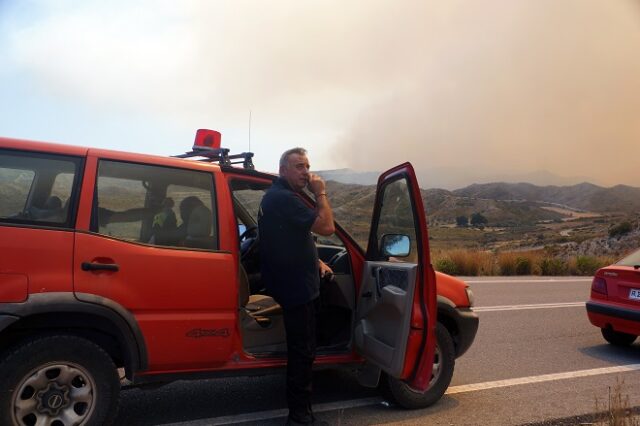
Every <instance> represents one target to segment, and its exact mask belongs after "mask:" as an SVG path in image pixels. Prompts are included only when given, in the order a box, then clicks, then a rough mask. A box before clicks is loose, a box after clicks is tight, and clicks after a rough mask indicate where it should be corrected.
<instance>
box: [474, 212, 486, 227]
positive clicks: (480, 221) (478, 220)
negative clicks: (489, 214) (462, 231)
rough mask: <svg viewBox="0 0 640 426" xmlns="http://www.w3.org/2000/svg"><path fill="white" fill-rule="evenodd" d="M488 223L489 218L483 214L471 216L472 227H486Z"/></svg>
mask: <svg viewBox="0 0 640 426" xmlns="http://www.w3.org/2000/svg"><path fill="white" fill-rule="evenodd" d="M488 222H489V221H488V220H487V218H486V217H484V216H483V215H482V214H481V213H474V214H472V215H471V226H484V225H486V224H487V223H488Z"/></svg>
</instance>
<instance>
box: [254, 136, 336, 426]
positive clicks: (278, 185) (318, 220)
mask: <svg viewBox="0 0 640 426" xmlns="http://www.w3.org/2000/svg"><path fill="white" fill-rule="evenodd" d="M306 154H307V151H306V150H305V149H303V148H293V149H290V150H288V151H285V152H284V154H282V156H281V157H280V177H279V178H278V179H277V180H276V181H275V183H274V184H273V185H272V187H271V188H270V189H269V190H268V191H267V193H266V194H265V196H264V197H263V199H262V203H261V204H260V213H259V217H258V227H259V230H260V263H261V272H262V281H263V283H264V285H265V288H266V289H267V292H268V293H269V294H270V295H271V296H272V297H273V298H274V299H275V300H276V301H277V302H278V303H279V304H280V305H281V306H282V310H283V316H284V323H285V330H286V333H287V403H288V406H289V417H288V419H287V423H288V424H293V425H295V424H313V423H314V417H313V413H312V411H311V389H312V385H311V379H312V366H313V361H314V359H315V356H316V309H317V302H318V297H319V294H320V276H324V275H325V274H326V273H328V272H331V270H330V269H329V268H328V266H326V265H325V264H324V263H323V262H322V261H320V260H319V258H318V251H317V249H316V246H315V243H314V240H313V237H312V235H311V232H315V233H316V234H320V235H325V236H326V235H331V234H333V233H334V231H335V228H334V224H333V212H332V211H331V206H330V205H329V200H328V199H327V193H326V191H325V183H324V181H323V180H322V179H321V178H320V177H319V176H317V175H315V174H313V173H310V172H309V160H308V158H307V155H306ZM305 188H308V189H309V190H310V191H311V192H312V193H313V194H314V196H315V199H316V208H315V209H313V208H310V207H309V206H307V205H306V204H305V203H304V201H303V200H302V198H301V197H300V196H299V195H298V194H297V193H299V192H302V191H303V190H304V189H305Z"/></svg>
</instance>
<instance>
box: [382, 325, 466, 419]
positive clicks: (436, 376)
mask: <svg viewBox="0 0 640 426" xmlns="http://www.w3.org/2000/svg"><path fill="white" fill-rule="evenodd" d="M455 362H456V357H455V348H454V346H453V339H452V338H451V335H450V334H449V332H448V331H447V328H446V327H445V326H444V325H442V324H440V323H438V325H437V327H436V349H435V354H434V360H433V371H432V372H431V381H430V382H429V387H428V388H427V390H426V391H424V392H417V391H415V390H413V389H412V388H411V387H409V385H408V384H406V383H405V382H404V381H402V380H399V379H396V378H393V377H391V376H389V375H386V374H385V375H384V378H383V380H382V383H381V387H382V392H383V395H384V396H385V397H386V398H388V399H389V400H390V401H392V402H395V403H397V404H398V405H400V406H402V407H404V408H410V409H414V408H425V407H428V406H430V405H432V404H434V403H436V402H438V401H439V400H440V398H441V397H442V395H444V393H445V391H446V390H447V388H448V387H449V383H451V377H452V376H453V370H454V367H455Z"/></svg>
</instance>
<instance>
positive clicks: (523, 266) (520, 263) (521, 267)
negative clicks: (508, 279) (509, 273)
mask: <svg viewBox="0 0 640 426" xmlns="http://www.w3.org/2000/svg"><path fill="white" fill-rule="evenodd" d="M532 263H533V262H531V259H530V258H528V257H520V256H518V257H517V258H516V275H531V269H532V268H531V265H532Z"/></svg>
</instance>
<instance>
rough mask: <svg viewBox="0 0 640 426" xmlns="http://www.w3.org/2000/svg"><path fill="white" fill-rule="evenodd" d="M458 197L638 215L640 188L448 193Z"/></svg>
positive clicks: (495, 188)
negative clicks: (517, 201) (555, 205)
mask: <svg viewBox="0 0 640 426" xmlns="http://www.w3.org/2000/svg"><path fill="white" fill-rule="evenodd" d="M452 192H453V194H455V195H457V196H461V197H470V198H477V199H490V200H527V201H535V202H544V203H552V204H558V205H563V206H568V207H571V208H573V209H579V210H585V211H592V212H600V213H608V212H624V213H637V212H640V188H636V187H631V186H626V185H617V186H614V187H611V188H604V187H601V186H597V185H593V184H591V183H581V184H578V185H571V186H536V185H532V184H529V183H502V182H501V183H488V184H473V185H470V186H467V187H465V188H461V189H456V190H455V191H452Z"/></svg>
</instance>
